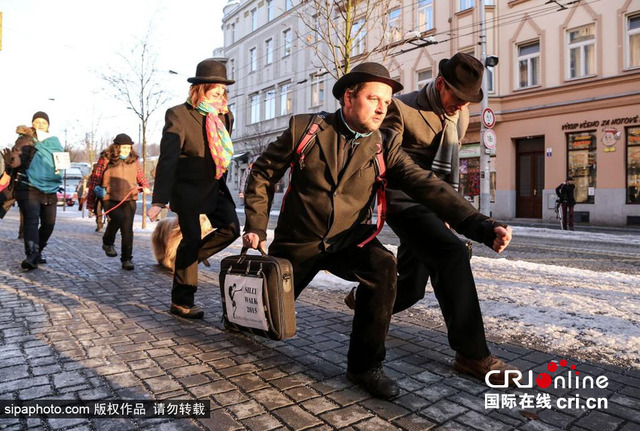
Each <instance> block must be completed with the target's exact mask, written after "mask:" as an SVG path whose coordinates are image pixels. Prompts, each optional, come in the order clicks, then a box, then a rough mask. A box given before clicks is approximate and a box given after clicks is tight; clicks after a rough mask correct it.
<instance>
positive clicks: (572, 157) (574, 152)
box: [567, 131, 597, 204]
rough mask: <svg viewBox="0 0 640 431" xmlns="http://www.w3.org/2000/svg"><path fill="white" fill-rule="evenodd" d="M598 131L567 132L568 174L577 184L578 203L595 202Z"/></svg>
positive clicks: (576, 195)
mask: <svg viewBox="0 0 640 431" xmlns="http://www.w3.org/2000/svg"><path fill="white" fill-rule="evenodd" d="M596 142H597V141H596V133H595V131H590V132H578V133H568V134H567V156H568V157H567V161H568V166H567V175H570V176H572V177H573V182H574V184H575V185H576V190H575V197H576V203H579V204H580V203H589V204H592V203H594V195H595V189H596Z"/></svg>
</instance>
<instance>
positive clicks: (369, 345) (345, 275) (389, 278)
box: [269, 240, 396, 373]
mask: <svg viewBox="0 0 640 431" xmlns="http://www.w3.org/2000/svg"><path fill="white" fill-rule="evenodd" d="M310 248H313V247H309V248H307V250H309V249H310ZM314 248H315V250H316V251H315V254H314V255H312V256H309V254H311V253H312V251H311V252H310V253H307V252H306V250H305V248H304V247H302V248H300V249H298V248H296V246H295V245H293V246H291V245H287V247H279V246H277V245H276V246H275V247H273V246H272V247H270V249H269V253H270V254H272V255H273V256H276V257H284V258H286V259H289V260H290V261H291V263H292V264H293V281H294V289H295V295H296V298H297V297H298V296H299V295H300V293H301V292H302V291H303V290H304V288H305V287H307V285H308V284H309V283H310V282H311V280H313V277H315V276H316V274H317V273H318V272H319V271H321V270H327V271H329V272H330V273H332V274H334V275H336V276H337V277H340V278H342V279H344V280H348V281H353V282H357V283H358V287H357V289H358V290H357V295H356V307H355V313H354V316H353V324H352V330H351V338H350V342H349V352H348V354H347V364H348V368H349V370H350V371H352V372H356V373H360V372H364V371H367V370H369V369H371V368H375V367H378V366H380V365H381V364H382V361H383V360H384V358H385V355H386V350H385V345H384V344H385V339H386V338H387V333H388V332H389V322H390V321H391V309H392V307H393V301H394V299H395V295H396V259H395V257H394V256H393V253H391V252H390V251H389V250H387V249H386V248H384V247H383V246H382V244H380V242H379V241H378V240H373V241H371V242H369V243H368V244H367V245H365V246H364V247H363V248H360V247H358V246H357V245H355V244H354V245H352V246H348V247H346V248H344V249H342V250H340V251H337V252H324V253H320V254H318V253H317V250H318V248H317V245H315V247H314ZM305 255H307V256H309V257H305Z"/></svg>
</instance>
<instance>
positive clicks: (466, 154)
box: [458, 144, 480, 159]
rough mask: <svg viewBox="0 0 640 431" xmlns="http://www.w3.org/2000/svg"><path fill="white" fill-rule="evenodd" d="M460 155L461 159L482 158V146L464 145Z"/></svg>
mask: <svg viewBox="0 0 640 431" xmlns="http://www.w3.org/2000/svg"><path fill="white" fill-rule="evenodd" d="M458 154H459V157H460V158H461V159H470V158H472V157H480V144H469V145H463V146H462V148H460V152H459V153H458Z"/></svg>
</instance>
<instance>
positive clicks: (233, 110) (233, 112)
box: [229, 103, 236, 118]
mask: <svg viewBox="0 0 640 431" xmlns="http://www.w3.org/2000/svg"><path fill="white" fill-rule="evenodd" d="M229 112H231V115H233V117H234V118H236V104H235V103H230V104H229Z"/></svg>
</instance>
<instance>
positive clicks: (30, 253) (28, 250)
mask: <svg viewBox="0 0 640 431" xmlns="http://www.w3.org/2000/svg"><path fill="white" fill-rule="evenodd" d="M25 254H26V255H27V258H26V259H25V260H23V261H22V263H21V264H20V266H21V267H22V269H26V270H28V271H30V270H32V269H38V258H39V257H40V247H39V246H38V244H35V243H34V242H32V241H29V243H28V244H27V245H26V247H25Z"/></svg>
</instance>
